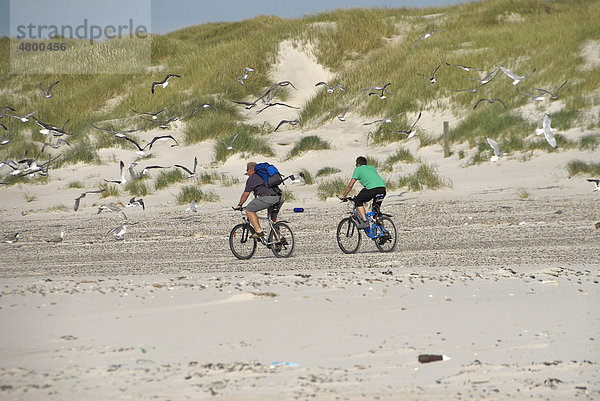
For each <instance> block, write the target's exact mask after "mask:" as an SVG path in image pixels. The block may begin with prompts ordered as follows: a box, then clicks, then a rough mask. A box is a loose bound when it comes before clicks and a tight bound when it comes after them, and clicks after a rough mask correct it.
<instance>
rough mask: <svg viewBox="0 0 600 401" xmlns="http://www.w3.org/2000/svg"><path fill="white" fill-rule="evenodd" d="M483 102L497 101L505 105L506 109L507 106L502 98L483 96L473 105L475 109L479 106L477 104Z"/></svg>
mask: <svg viewBox="0 0 600 401" xmlns="http://www.w3.org/2000/svg"><path fill="white" fill-rule="evenodd" d="M481 102H488V103H496V102H498V103H500V104H501V105H502V106H504V108H505V109H506V108H507V107H506V105H505V104H504V102H503V101H502V100H500V99H498V98H495V99H488V98H487V97H483V98H481V99H479V100H478V101H477V103H475V106H473V110H475V109H476V108H477V106H479V105H480V104H481Z"/></svg>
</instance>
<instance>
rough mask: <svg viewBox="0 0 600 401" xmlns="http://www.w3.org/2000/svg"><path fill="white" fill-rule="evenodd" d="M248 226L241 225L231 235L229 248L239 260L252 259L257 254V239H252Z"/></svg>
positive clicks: (234, 228)
mask: <svg viewBox="0 0 600 401" xmlns="http://www.w3.org/2000/svg"><path fill="white" fill-rule="evenodd" d="M251 234H252V232H251V230H250V227H249V225H248V224H245V223H240V224H238V225H236V226H235V227H233V229H232V230H231V232H230V233H229V248H231V252H232V253H233V256H235V257H236V258H238V259H250V258H251V257H252V256H254V252H256V239H255V238H252V237H251V236H250V235H251Z"/></svg>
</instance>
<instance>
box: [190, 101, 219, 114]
mask: <svg viewBox="0 0 600 401" xmlns="http://www.w3.org/2000/svg"><path fill="white" fill-rule="evenodd" d="M210 108H213V109H214V108H215V106H213V105H212V104H209V103H202V104H199V105H197V106H194V110H192V112H191V113H190V115H189V117H191V116H193V115H194V114H196V112H197V111H198V110H200V109H203V110H206V109H210Z"/></svg>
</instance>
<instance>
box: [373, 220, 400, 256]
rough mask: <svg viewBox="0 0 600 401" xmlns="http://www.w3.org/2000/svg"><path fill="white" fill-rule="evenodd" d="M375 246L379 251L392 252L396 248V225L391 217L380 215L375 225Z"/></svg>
mask: <svg viewBox="0 0 600 401" xmlns="http://www.w3.org/2000/svg"><path fill="white" fill-rule="evenodd" d="M375 230H376V234H377V238H375V239H374V241H375V246H376V247H377V249H379V251H380V252H392V251H393V250H394V248H396V226H395V225H394V222H393V221H392V219H390V218H388V217H382V218H381V219H379V221H378V223H377V225H376V226H375Z"/></svg>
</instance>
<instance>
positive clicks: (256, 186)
mask: <svg viewBox="0 0 600 401" xmlns="http://www.w3.org/2000/svg"><path fill="white" fill-rule="evenodd" d="M265 165H266V166H265ZM258 166H259V168H257V164H256V163H255V162H249V163H248V164H247V165H246V174H247V175H248V179H247V180H246V187H245V188H244V192H243V193H242V196H241V197H240V202H239V203H238V205H237V206H236V207H235V208H234V209H236V210H241V209H242V205H243V204H244V202H246V200H247V199H248V196H250V193H251V192H252V193H254V199H253V200H252V201H250V203H248V206H246V215H247V216H248V220H249V221H250V224H252V227H253V228H254V231H255V232H254V234H252V238H261V237H264V235H265V233H264V231H263V230H262V228H261V227H260V223H259V221H258V215H257V214H256V213H257V212H258V211H260V210H264V209H269V217H270V218H271V219H275V218H277V213H278V212H279V209H281V205H283V196H282V193H281V190H280V189H279V187H277V185H276V184H274V183H272V182H269V184H270V185H268V184H267V180H268V178H269V176H268V175H269V174H271V173H270V172H269V173H267V172H266V171H265V172H263V170H266V169H267V166H269V167H273V166H270V165H268V163H260V165H258ZM273 168H274V167H273ZM255 169H256V170H260V173H261V174H262V175H263V176H264V177H261V175H260V174H259V173H257V171H256V170H255ZM275 171H277V169H275ZM277 174H279V172H277ZM280 177H281V176H279V178H280ZM275 182H277V180H276V181H275ZM279 182H281V181H280V180H279Z"/></svg>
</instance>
